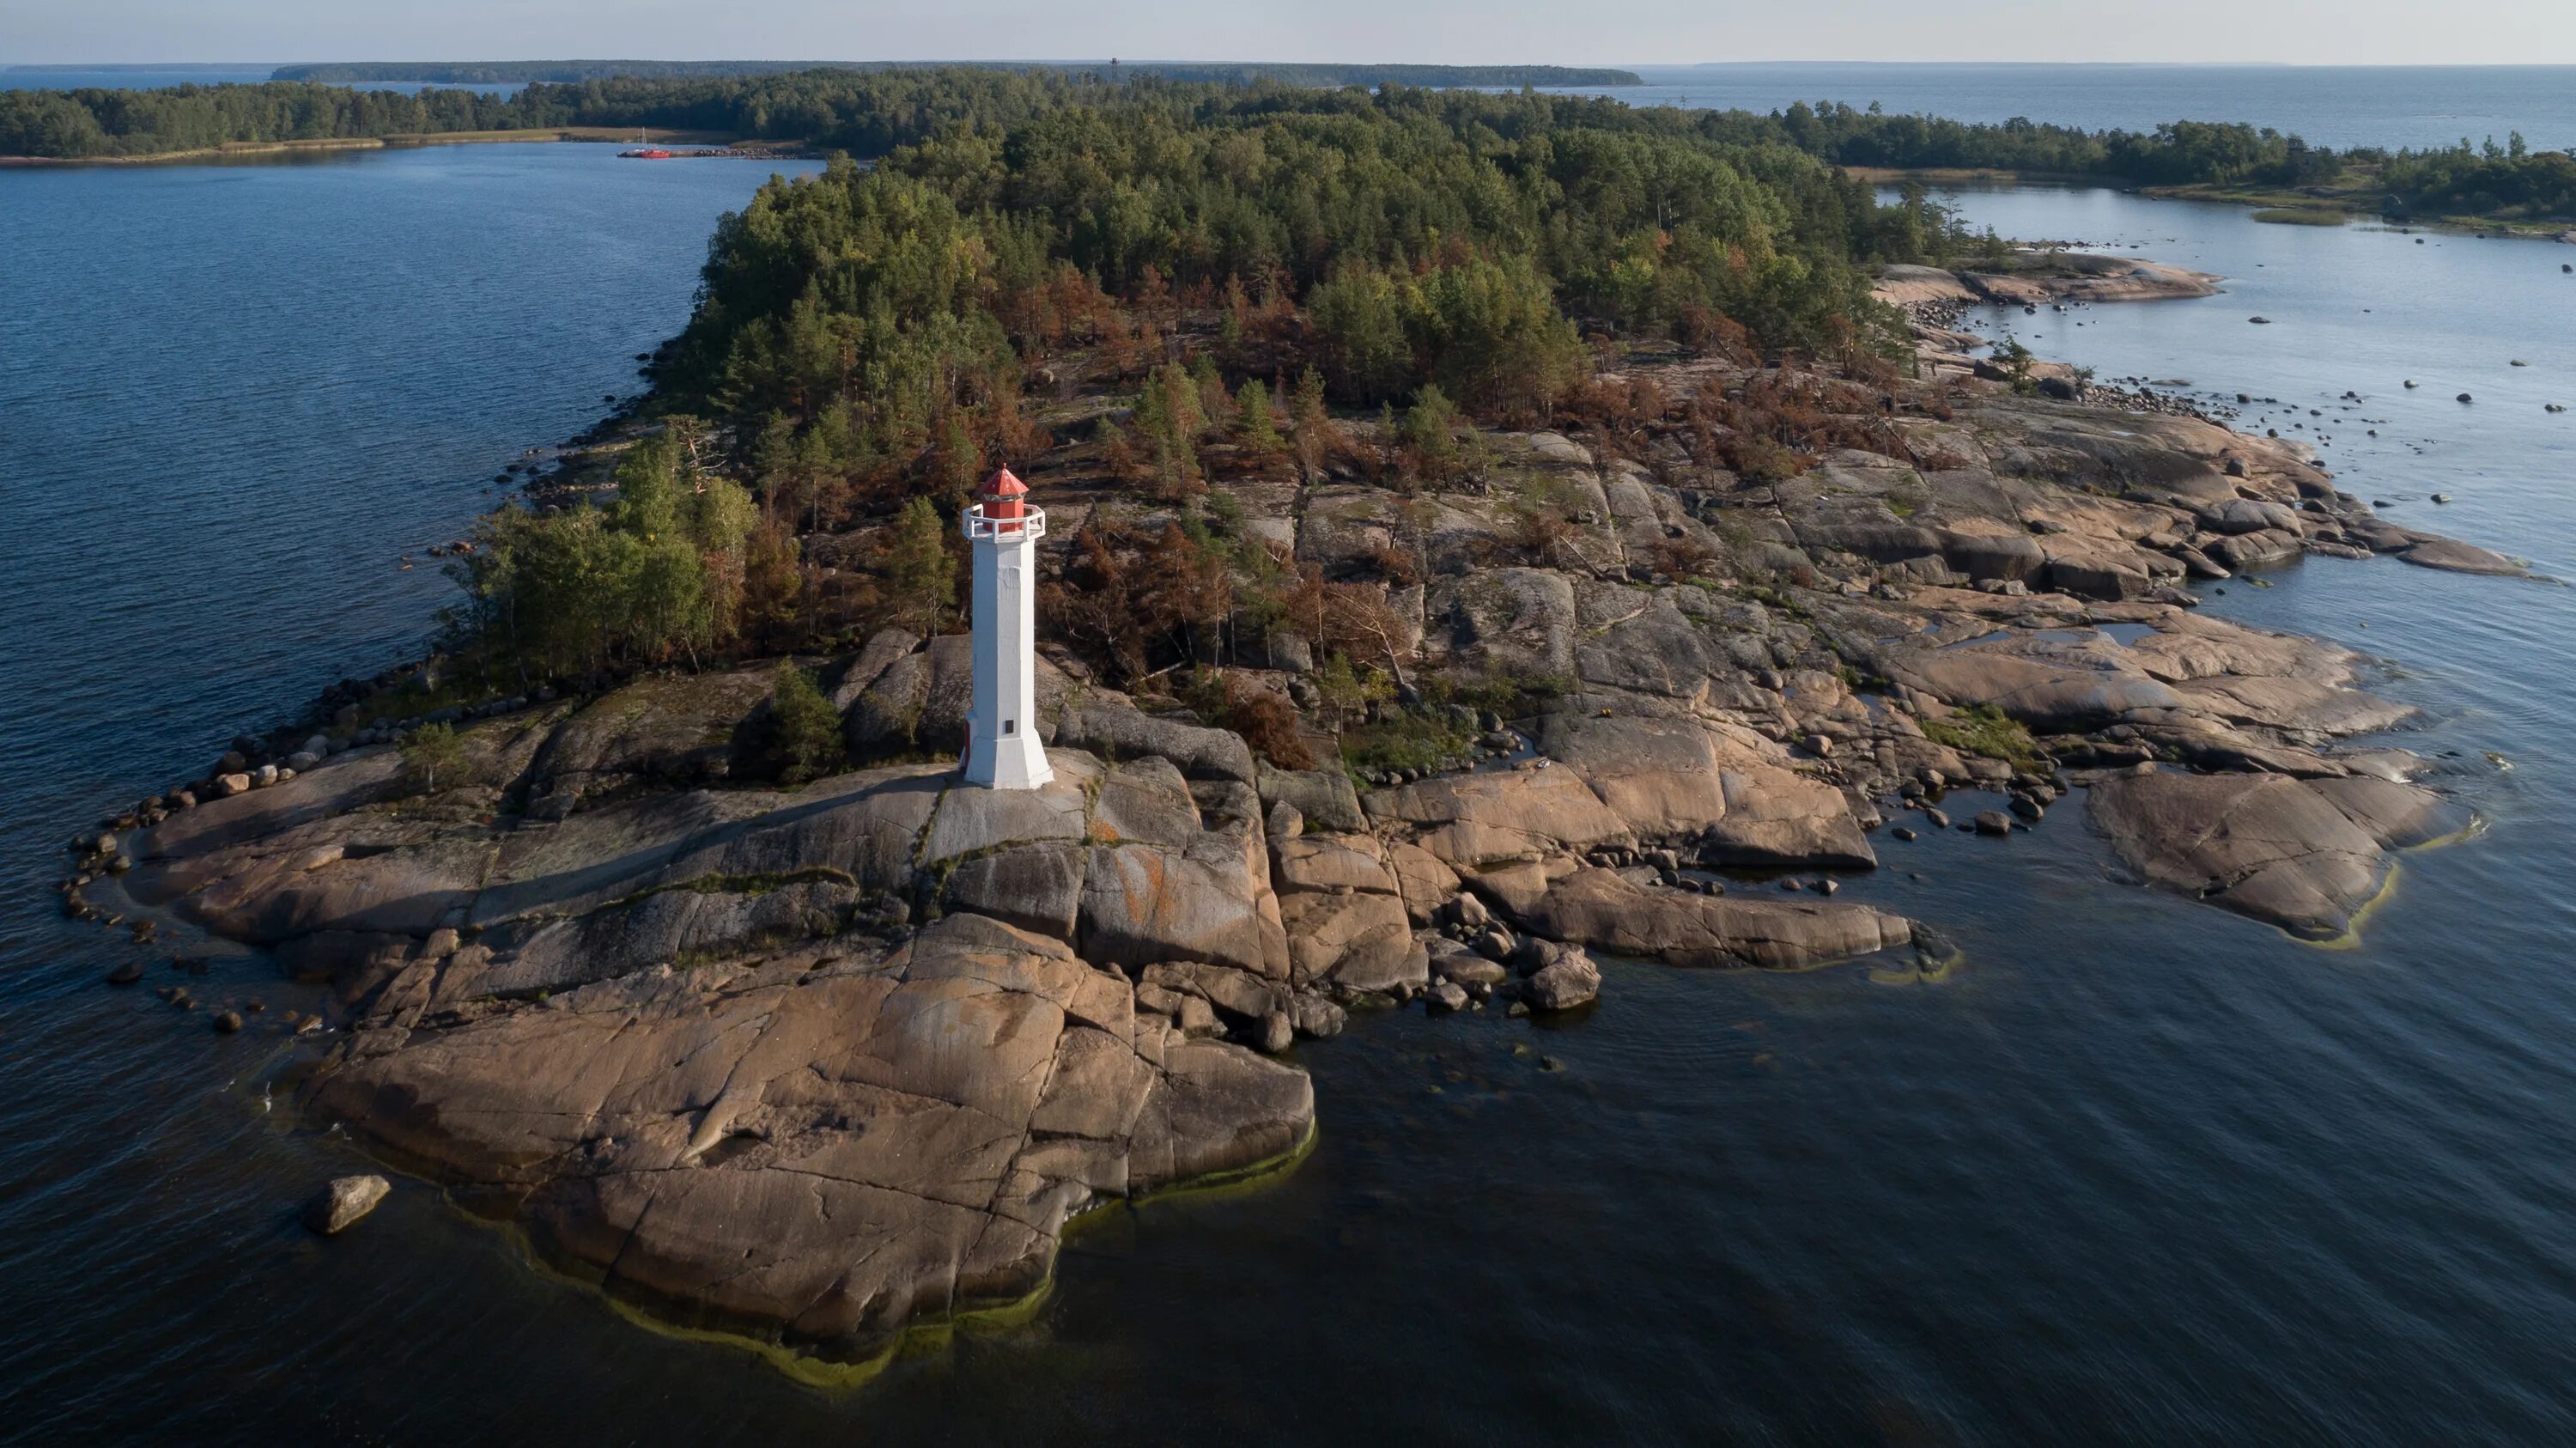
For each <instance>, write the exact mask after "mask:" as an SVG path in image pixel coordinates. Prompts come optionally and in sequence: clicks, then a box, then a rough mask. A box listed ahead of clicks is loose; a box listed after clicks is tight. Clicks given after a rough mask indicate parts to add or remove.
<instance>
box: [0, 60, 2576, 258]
mask: <svg viewBox="0 0 2576 1448" xmlns="http://www.w3.org/2000/svg"><path fill="white" fill-rule="evenodd" d="M750 64H752V63H747V62H707V63H704V64H703V66H697V65H690V64H682V63H670V64H668V65H663V64H658V63H649V62H524V63H498V62H495V63H490V64H473V65H459V66H453V67H432V68H430V69H436V70H439V71H440V72H441V76H442V77H443V76H445V75H446V73H447V72H450V71H452V72H453V76H454V79H455V80H456V81H457V82H458V83H460V84H477V83H481V84H492V83H514V82H516V81H519V80H522V79H527V78H529V77H537V78H536V79H532V80H529V81H528V83H527V84H525V85H524V86H523V87H522V88H521V89H520V90H518V91H517V92H516V93H515V94H513V95H510V96H507V97H502V96H495V95H487V94H483V93H481V92H476V91H471V90H459V89H440V88H431V89H424V90H422V91H419V92H415V93H400V92H385V91H365V90H356V89H351V88H349V87H347V86H339V85H325V84H319V83H316V82H314V81H311V80H305V79H293V78H284V79H279V80H275V81H271V82H268V83H265V84H255V85H229V84H228V85H212V86H195V85H183V86H177V87H172V88H169V89H166V90H147V91H130V90H69V91H59V90H20V91H8V92H0V158H26V159H35V160H84V159H111V158H118V157H152V156H162V157H169V156H176V155H182V154H194V153H205V152H210V151H216V150H219V149H221V148H224V147H227V146H240V145H249V144H259V145H269V144H285V143H301V142H322V141H333V140H361V139H380V140H381V139H391V138H398V137H400V138H424V137H427V136H430V135H434V134H442V133H445V134H452V135H458V136H460V137H461V136H462V135H464V134H468V133H486V132H526V133H528V136H529V138H531V139H535V138H538V137H539V136H542V135H547V134H548V133H564V132H566V131H567V130H571V129H578V128H612V129H614V128H628V129H632V128H635V127H651V128H655V129H662V130H673V131H687V132H691V133H694V134H700V135H706V136H720V137H722V138H724V139H726V140H730V141H748V142H764V143H769V144H771V145H774V146H779V147H795V148H800V149H802V150H804V151H806V152H808V153H811V154H818V155H819V154H828V153H830V152H833V151H846V152H848V153H850V154H851V155H854V156H857V157H861V158H863V159H865V158H873V157H876V156H879V155H882V154H884V153H885V152H886V151H888V150H891V149H893V148H894V147H896V146H899V145H904V144H907V143H910V142H912V141H915V140H919V139H922V138H925V137H927V136H930V135H934V134H937V133H939V132H940V131H941V130H943V129H948V128H961V129H968V130H973V129H984V130H994V129H999V128H1004V127H1007V126H1009V125H1011V124H1013V123H1014V122H1016V121H1018V120H1020V119H1023V118H1027V117H1031V116H1036V115H1041V114H1045V113H1047V112H1050V111H1054V110H1057V109H1063V108H1082V107H1097V106H1100V105H1103V104H1107V103H1111V102H1112V101H1114V99H1115V97H1116V96H1117V95H1118V94H1119V93H1120V92H1123V91H1125V90H1126V89H1128V88H1131V87H1133V88H1139V89H1145V90H1163V91H1167V92H1171V93H1175V94H1182V95H1200V94H1202V93H1204V96H1205V97H1206V98H1208V99H1209V102H1210V103H1219V102H1217V101H1215V100H1214V97H1216V96H1217V95H1219V94H1220V93H1221V92H1223V91H1226V90H1229V89H1248V90H1252V91H1255V92H1258V93H1264V94H1268V93H1275V92H1277V91H1280V90H1286V89H1293V88H1296V87H1299V86H1308V87H1312V86H1318V85H1367V84H1377V85H1394V86H1399V87H1402V86H1510V85H1516V84H1624V83H1627V82H1628V81H1633V80H1634V77H1633V76H1624V73H1611V74H1614V75H1620V76H1622V77H1623V78H1621V79H1588V80H1587V79H1568V78H1566V77H1565V76H1561V75H1558V74H1555V73H1553V72H1551V71H1550V70H1549V68H1546V67H1488V68H1476V67H1405V66H1364V67H1329V66H1314V67H1296V66H1187V65H1148V66H1128V67H1122V68H1120V69H1119V70H1118V71H1115V72H1112V71H1110V70H1109V69H1108V68H1107V67H1105V66H1103V67H1072V66H1035V65H1031V66H1020V67H1010V66H997V65H978V66H911V65H886V66H879V67H859V66H827V67H816V68H809V69H801V70H791V69H775V70H772V69H766V68H763V69H756V70H752V71H749V72H748V73H746V72H745V71H744V69H743V67H745V66H747V65H750ZM390 69H405V67H399V66H395V67H387V66H374V65H359V66H339V67H289V68H286V70H281V71H280V72H279V74H280V75H281V76H282V77H283V76H286V74H287V71H290V70H291V71H294V72H296V73H297V74H299V75H302V74H320V75H331V76H335V77H338V76H341V75H342V73H343V72H346V73H347V74H346V76H345V78H347V79H352V80H360V79H370V78H374V77H375V76H376V74H377V73H378V72H379V71H384V70H390ZM411 69H420V68H418V67H413V68H411ZM637 69H650V70H652V71H653V72H654V73H651V74H634V73H631V72H632V71H634V70H637ZM1488 72H1490V73H1488ZM1542 72H1548V73H1544V74H1542ZM1568 74H1571V72H1569V73H1568ZM553 76H563V77H566V78H565V79H560V80H558V79H552V78H550V77H553ZM404 78H406V79H422V78H423V77H421V76H406V77H404ZM1586 104H1589V105H1591V106H1594V107H1596V108H1611V107H1616V106H1618V104H1619V103H1618V102H1616V101H1609V100H1599V101H1590V102H1586ZM1670 129H1672V130H1675V131H1677V132H1680V133H1685V134H1692V135H1697V136H1700V137H1702V138H1705V139H1708V140H1711V141H1714V142H1718V143H1721V144H1729V145H1761V144H1778V145H1786V146H1791V147H1795V148H1797V149H1799V150H1802V151H1805V152H1806V153H1808V154H1809V155H1812V156H1815V157H1817V158H1819V159H1821V160H1824V161H1827V162H1829V163H1831V164H1834V165H1838V166H1845V167H1853V168H1864V169H1867V170H1872V171H1884V172H1895V173H1912V174H1923V173H1937V172H1942V171H1951V172H1960V171H1967V172H1983V173H1987V174H2006V175H2020V176H2034V177H2053V178H2077V179H2085V180H2094V181H2108V182H2114V183H2117V184H2122V185H2134V186H2141V187H2148V188H2160V189H2172V190H2175V191H2177V192H2178V193H2180V194H2191V195H2201V196H2208V197H2212V198H2216V199H2227V200H2242V201H2251V202H2255V203H2258V204H2261V205H2265V206H2271V207H2276V208H2289V209H2297V210H2305V211H2312V212H2313V211H2319V210H2324V209H2336V210H2342V211H2348V212H2357V213H2362V214H2387V215H2391V216H2395V217H2400V218H2422V219H2427V220H2440V219H2449V220H2463V221H2483V222H2490V223H2496V224H2503V225H2510V226H2518V227H2531V228H2543V227H2548V228H2556V227H2561V226H2564V225H2567V224H2571V223H2576V157H2571V156H2570V155H2569V154H2568V153H2567V152H2563V151H2538V150H2532V149H2530V148H2528V147H2526V146H2525V145H2524V143H2523V141H2522V139H2521V138H2520V137H2519V136H2512V137H2507V138H2506V139H2504V140H2503V141H2496V140H2494V139H2493V138H2489V139H2488V140H2486V141H2485V142H2483V143H2480V144H2475V145H2473V144H2471V143H2470V142H2469V141H2468V140H2466V139H2463V140H2462V141H2461V142H2460V143H2459V144H2458V145H2457V146H2453V147H2447V148H2438V149H2431V150H2421V151H2412V150H2400V151H2387V150H2381V149H2376V148H2353V149H2349V150H2345V151H2340V152H2339V151H2335V150H2332V149H2329V148H2326V147H2321V146H2311V145H2308V144H2307V143H2305V142H2304V141H2302V140H2301V139H2300V138H2298V137H2297V136H2293V135H2283V134H2281V133H2279V132H2275V131H2270V130H2265V129H2259V128H2257V127H2253V126H2250V125H2244V124H2241V123H2222V122H2212V121H2176V122H2174V123H2172V124H2169V125H2164V126H2159V127H2157V128H2156V129H2154V130H2153V131H2145V132H2129V131H2118V130H2111V131H2086V130H2082V129H2079V128H2074V127H2066V126H2055V125H2043V124H2038V123H2033V122H2029V121H2023V120H2012V121H2007V122H2004V123H2001V124H1993V125H1988V124H1971V123H1965V122H1958V121H1948V120H1942V119H1939V118H1935V117H1928V116H1900V115H1887V114H1883V113H1881V112H1880V111H1878V110H1877V109H1876V108H1875V107H1871V108H1869V109H1856V108H1853V107H1850V106H1845V105H1839V104H1830V103H1829V104H1824V105H1819V106H1807V105H1804V104H1800V105H1794V106H1791V107H1789V108H1788V109H1786V110H1784V111H1780V112H1775V113H1773V114H1770V115H1756V114H1753V113H1750V112H1742V111H1699V112H1678V113H1676V115H1675V116H1674V118H1673V119H1672V121H1671V123H1670Z"/></svg>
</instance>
